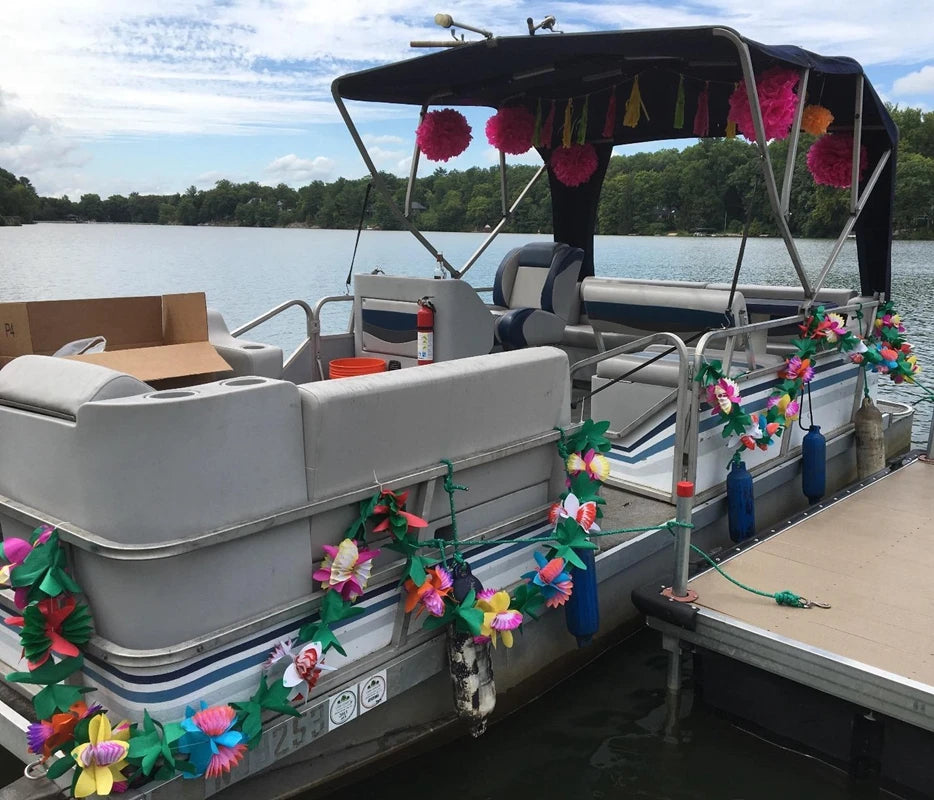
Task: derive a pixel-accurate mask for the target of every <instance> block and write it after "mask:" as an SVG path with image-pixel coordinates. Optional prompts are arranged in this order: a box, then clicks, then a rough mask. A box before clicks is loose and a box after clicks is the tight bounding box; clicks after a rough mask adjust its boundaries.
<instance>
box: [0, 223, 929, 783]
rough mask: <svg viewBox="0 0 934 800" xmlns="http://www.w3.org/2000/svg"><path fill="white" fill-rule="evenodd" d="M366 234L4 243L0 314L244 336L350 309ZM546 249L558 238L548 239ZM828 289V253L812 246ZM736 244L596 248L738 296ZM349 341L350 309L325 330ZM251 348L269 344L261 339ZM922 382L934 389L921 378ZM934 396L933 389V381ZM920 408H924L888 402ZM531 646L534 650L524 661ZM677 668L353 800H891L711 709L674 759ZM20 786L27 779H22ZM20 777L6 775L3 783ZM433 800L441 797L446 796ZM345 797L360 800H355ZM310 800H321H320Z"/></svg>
mask: <svg viewBox="0 0 934 800" xmlns="http://www.w3.org/2000/svg"><path fill="white" fill-rule="evenodd" d="M355 235H356V234H355V232H353V231H322V230H303V229H295V230H281V229H254V228H182V227H154V226H153V227H150V226H135V225H53V224H39V225H33V226H26V227H22V228H0V301H8V300H44V299H62V298H76V297H95V296H107V295H141V294H165V293H170V292H187V291H204V292H206V294H207V298H208V303H209V305H211V306H212V307H215V308H218V309H219V310H221V311H222V312H223V313H224V315H225V318H226V319H227V322H228V324H229V326H230V327H231V328H233V327H236V326H237V325H240V324H242V323H244V322H246V321H247V320H249V319H251V318H253V317H255V316H258V315H259V314H260V313H262V312H263V311H265V310H267V309H269V308H271V307H272V306H274V305H276V304H278V303H280V302H282V301H284V300H287V299H292V298H302V299H305V300H309V301H314V300H315V299H316V298H318V297H321V296H323V295H339V294H343V293H344V280H345V277H346V275H347V269H348V266H349V264H350V258H351V254H352V252H353V247H354V239H355ZM430 238H431V239H432V241H434V242H435V244H436V246H437V247H438V248H439V249H440V250H442V251H443V252H444V254H445V256H446V257H447V258H448V260H449V261H450V262H451V263H453V264H454V265H455V266H457V265H460V264H462V263H463V262H464V261H465V260H466V259H467V258H468V257H469V255H470V254H471V253H473V252H474V250H475V249H476V248H477V247H478V246H479V245H480V243H481V242H482V239H483V237H482V236H481V235H480V234H461V233H447V234H432V235H431V236H430ZM542 238H546V237H542ZM528 240H529V237H527V236H501V237H500V238H499V239H497V240H496V241H495V242H494V243H493V245H492V246H491V247H490V248H489V250H488V251H487V252H486V253H485V254H484V256H483V257H482V258H481V259H480V261H479V262H478V263H477V264H476V266H475V267H474V268H473V270H472V271H471V272H470V273H469V275H468V278H469V280H470V281H471V283H473V284H474V285H475V286H490V285H491V284H492V280H493V275H494V273H495V270H496V267H497V265H498V263H499V261H500V259H501V258H502V256H503V254H504V253H505V252H506V251H508V250H509V249H510V248H512V247H515V246H517V245H519V244H523V243H525V242H526V241H528ZM799 247H800V252H801V255H802V258H803V260H804V263H805V265H806V267H807V268H808V272H809V274H811V275H815V274H816V273H817V272H818V271H819V269H820V267H821V265H822V264H823V262H824V260H825V258H826V256H827V254H828V253H829V251H830V249H831V247H832V243H831V242H829V241H817V240H813V241H807V240H805V241H802V242H800V243H799ZM738 248H739V240H738V239H732V238H730V239H727V238H722V239H721V238H676V237H664V238H652V237H598V238H597V242H596V262H597V271H598V274H601V275H618V276H635V277H647V278H652V277H655V278H659V277H665V278H684V279H691V280H708V281H719V282H727V281H729V280H730V279H731V276H732V271H733V267H734V265H735V262H736V255H737V251H738ZM932 263H934V243H932V242H896V243H895V245H894V264H895V266H894V278H893V287H894V288H893V292H894V299H895V300H896V302H897V304H898V307H899V310H900V311H901V313H902V316H903V317H904V320H905V323H906V325H907V326H908V330H909V334H910V335H911V339H912V341H914V342H915V344H916V346H917V347H918V350H919V352H920V359H921V362H922V365H923V366H926V367H928V368H929V369H930V370H931V371H934V366H931V365H932V364H934V356H932V357H927V356H926V353H934V314H932V311H931V308H930V306H928V302H929V301H930V298H932V297H934V268H932V266H931V265H932ZM433 266H434V262H433V260H432V258H431V256H430V255H429V254H428V253H427V251H425V250H423V249H422V248H421V246H420V245H418V244H417V242H415V241H414V239H412V237H411V236H410V235H409V234H407V233H395V232H375V231H364V232H363V234H362V235H361V237H360V244H359V249H358V252H357V257H356V271H358V272H369V271H371V270H373V269H374V268H377V267H379V268H380V269H382V270H384V271H385V272H388V273H396V274H406V275H421V276H425V277H430V276H431V275H432V273H433ZM741 281H742V282H748V283H790V284H793V283H795V275H794V271H793V270H792V268H791V266H790V262H789V260H788V257H787V255H786V253H785V250H784V246H783V244H782V243H781V242H780V241H779V240H776V239H753V240H751V241H750V242H749V243H748V245H747V249H746V256H745V261H744V267H743V271H742V275H741ZM857 283H858V281H857V267H856V247H855V244H854V243H853V242H847V244H846V247H845V248H844V251H843V254H842V256H841V259H840V262H839V263H838V268H837V269H836V270H835V272H834V274H833V275H832V276H831V279H830V280H829V281H828V285H831V286H851V285H857ZM344 325H346V308H342V307H335V308H334V309H333V311H332V313H331V314H329V315H328V316H327V317H326V319H325V327H326V328H327V329H330V330H338V329H340V328H342V327H343V326H344ZM303 331H304V323H303V319H302V317H301V314H300V312H297V311H295V312H289V314H287V315H285V316H284V317H283V318H282V319H280V320H278V321H275V322H272V323H269V324H268V325H267V326H265V327H264V328H261V329H259V330H258V331H256V332H255V338H261V339H265V340H267V341H270V342H273V343H275V344H278V345H281V346H283V347H285V348H290V347H292V346H294V345H295V344H297V343H298V342H299V341H300V339H301V338H302V336H303ZM250 335H251V337H253V336H254V334H252V333H251V334H250ZM922 380H923V377H922ZM931 383H932V386H934V379H932V381H931ZM880 391H881V392H883V393H885V394H887V395H889V396H895V397H898V398H900V399H903V400H907V401H909V402H912V401H914V400H915V399H916V398H917V390H914V393H912V390H910V389H903V388H899V387H893V386H888V385H886V384H883V385H882V386H881V388H880ZM928 406H929V404H927V403H923V404H921V405H920V406H919V411H920V413H919V415H918V417H919V421H918V422H917V423H916V428H915V438H916V440H917V441H918V443H919V444H923V443H924V442H926V436H927V422H926V421H924V420H926V419H927V418H929V417H930V408H929V407H928ZM520 646H521V645H520ZM664 667H665V657H664V655H663V654H662V652H661V650H660V649H659V643H658V641H657V639H656V637H655V636H654V635H653V634H651V633H648V632H646V633H643V634H640V635H639V636H637V637H635V638H634V639H631V640H629V641H628V642H626V643H624V644H623V645H622V646H620V647H617V648H616V649H614V650H613V651H612V652H610V653H609V654H607V655H606V656H605V657H603V658H602V659H600V660H599V661H598V662H596V663H595V664H593V665H592V666H590V667H588V668H587V669H586V670H585V671H584V672H582V673H580V674H578V675H577V676H575V677H574V678H572V679H571V681H570V683H568V684H564V685H562V687H561V688H560V689H559V690H558V691H556V692H552V693H551V694H549V695H546V696H544V697H543V698H542V699H541V700H540V701H539V702H537V703H535V704H533V705H532V706H530V707H528V708H526V709H524V710H523V711H521V712H519V713H517V714H514V715H513V716H511V717H509V718H508V719H506V720H504V721H503V722H501V723H500V724H498V725H495V726H493V728H491V730H490V731H489V732H488V733H487V734H486V736H484V737H483V738H481V739H480V740H478V741H472V740H461V741H460V742H458V743H457V744H456V745H452V746H449V747H448V748H447V749H445V750H444V751H442V752H440V753H437V754H433V755H432V757H431V770H430V774H428V775H426V774H425V773H424V772H422V771H421V770H419V769H418V768H414V767H413V766H412V765H402V766H399V767H397V768H395V769H392V770H390V771H389V772H387V773H383V774H381V775H379V776H378V777H377V778H375V779H373V780H371V781H369V782H368V783H367V784H365V785H364V786H362V787H358V788H356V789H353V790H350V791H352V792H353V793H354V794H358V793H359V794H361V795H363V796H366V795H368V794H370V795H376V794H378V795H379V796H381V797H389V798H395V797H400V798H401V797H412V796H416V795H419V794H422V793H423V792H424V791H425V786H426V782H427V784H428V785H430V786H432V787H438V786H440V787H442V788H441V789H440V791H442V792H443V793H445V794H447V793H449V792H450V793H453V794H454V795H455V796H457V797H459V798H464V799H465V800H466V799H467V798H470V799H471V800H473V799H477V800H480V799H481V798H504V797H525V796H535V797H539V798H552V797H554V798H558V797H560V798H562V799H564V798H568V799H569V800H574V799H575V798H594V800H597V799H602V798H605V799H606V800H624V799H625V800H628V799H629V798H640V799H643V800H740V799H741V798H742V799H743V800H773V799H774V800H786V798H789V797H799V798H805V800H810V798H821V800H838V799H842V798H868V797H881V796H883V795H879V794H878V793H876V792H875V791H873V790H871V789H867V788H866V787H863V786H859V785H857V784H855V783H853V782H851V781H850V780H849V779H848V778H847V776H846V775H844V774H842V773H840V772H838V771H837V770H835V769H832V768H831V767H828V766H826V765H824V764H821V763H820V762H817V761H814V760H813V759H809V758H806V757H804V756H801V755H798V754H795V753H792V752H790V751H786V750H782V749H780V748H778V747H775V746H772V745H770V744H767V743H765V742H763V741H762V740H760V739H758V738H756V737H755V736H753V735H752V734H750V733H746V732H744V731H741V730H739V729H738V728H735V727H733V726H732V725H730V724H728V723H727V722H725V721H723V720H722V719H720V718H718V717H716V716H715V715H713V714H711V713H710V712H709V711H707V710H705V709H704V708H702V707H694V708H690V697H688V707H689V713H688V714H687V717H686V719H685V720H684V724H683V731H682V733H683V736H682V740H681V741H680V742H679V743H677V744H672V743H670V742H666V741H665V739H664V737H663V736H662V735H661V731H662V726H663V722H664V691H663V686H664ZM8 769H12V766H8ZM4 772H5V774H6V775H10V774H11V773H10V772H9V771H5V770H3V769H2V768H0V775H2V774H3V773H4ZM430 792H431V793H432V794H434V793H435V788H432V789H430ZM340 796H346V791H345V792H343V793H341V795H340ZM308 800H310V797H309V798H308Z"/></svg>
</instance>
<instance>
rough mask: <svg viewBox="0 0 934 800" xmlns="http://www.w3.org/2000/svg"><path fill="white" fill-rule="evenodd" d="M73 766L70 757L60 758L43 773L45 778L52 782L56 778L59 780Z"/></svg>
mask: <svg viewBox="0 0 934 800" xmlns="http://www.w3.org/2000/svg"><path fill="white" fill-rule="evenodd" d="M74 765H75V760H74V759H73V758H72V757H71V756H70V755H65V756H62V757H61V758H59V759H56V760H55V762H54V763H52V764H51V765H50V766H49V768H48V771H47V772H46V773H45V777H46V778H48V779H49V780H50V781H54V780H55V779H56V778H60V777H61V776H62V775H64V774H65V773H66V772H68V770H70V769H72V768H73V767H74Z"/></svg>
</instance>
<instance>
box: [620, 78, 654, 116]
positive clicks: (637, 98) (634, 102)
mask: <svg viewBox="0 0 934 800" xmlns="http://www.w3.org/2000/svg"><path fill="white" fill-rule="evenodd" d="M644 108H645V106H643V105H642V93H641V92H640V91H639V76H638V75H636V77H635V78H633V79H632V92H630V94H629V99H628V100H627V101H626V113H625V114H624V115H623V125H625V126H626V127H627V128H635V127H636V125H638V124H639V117H640V116H641V111H642V110H643V109H644ZM645 116H646V119H648V116H649V115H648V114H646V115H645Z"/></svg>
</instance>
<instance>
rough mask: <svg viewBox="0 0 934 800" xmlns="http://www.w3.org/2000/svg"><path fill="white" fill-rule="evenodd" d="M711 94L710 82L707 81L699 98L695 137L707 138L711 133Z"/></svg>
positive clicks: (695, 117)
mask: <svg viewBox="0 0 934 800" xmlns="http://www.w3.org/2000/svg"><path fill="white" fill-rule="evenodd" d="M709 92H710V82H709V81H707V82H705V83H704V88H703V89H701V91H700V94H699V95H698V96H697V113H695V114H694V135H695V136H707V135H708V134H709V133H710V108H709V105H708V103H709V99H710V98H709Z"/></svg>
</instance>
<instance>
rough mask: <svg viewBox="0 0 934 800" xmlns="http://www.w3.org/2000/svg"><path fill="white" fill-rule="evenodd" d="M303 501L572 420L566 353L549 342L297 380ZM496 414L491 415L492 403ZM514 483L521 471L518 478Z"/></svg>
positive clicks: (462, 455)
mask: <svg viewBox="0 0 934 800" xmlns="http://www.w3.org/2000/svg"><path fill="white" fill-rule="evenodd" d="M299 389H300V397H301V406H302V419H303V426H304V438H305V462H306V465H307V481H308V495H309V499H310V500H312V501H314V500H320V499H323V498H326V497H336V496H339V495H341V494H343V493H345V492H348V491H352V490H355V489H360V488H362V487H366V486H372V485H373V484H374V474H375V475H376V476H377V477H376V479H375V480H376V481H377V482H381V481H386V482H390V481H392V480H394V479H396V478H398V477H399V476H402V475H407V474H409V473H412V472H414V471H416V470H418V469H422V468H424V467H428V466H434V465H436V464H437V463H438V462H439V460H440V459H442V458H450V459H457V458H462V457H465V456H469V455H473V454H476V453H480V452H483V451H485V450H490V449H494V448H498V447H501V446H503V445H505V444H507V443H508V442H515V441H518V440H520V439H523V438H525V437H528V436H533V435H536V434H539V433H542V432H544V431H550V430H552V429H553V428H554V426H556V425H560V426H564V425H566V424H567V423H568V419H569V413H570V402H571V401H570V380H569V377H568V360H567V356H565V354H564V353H563V352H561V351H560V350H558V349H556V348H552V347H539V348H534V349H529V350H519V351H516V352H511V353H493V354H490V355H482V356H474V357H471V358H460V359H454V360H452V361H441V362H436V363H434V364H428V365H425V366H421V367H411V368H408V369H400V370H393V371H391V372H380V373H375V374H370V375H358V376H355V377H352V378H341V379H339V380H329V381H316V382H313V383H303V384H300V385H299ZM493 408H495V409H497V413H495V414H491V413H490V410H491V409H493ZM517 480H520V482H521V479H520V478H517Z"/></svg>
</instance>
